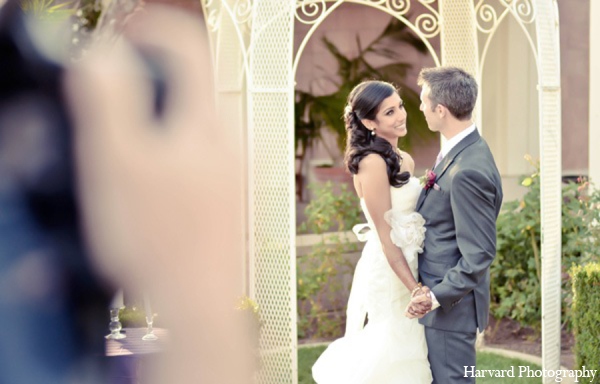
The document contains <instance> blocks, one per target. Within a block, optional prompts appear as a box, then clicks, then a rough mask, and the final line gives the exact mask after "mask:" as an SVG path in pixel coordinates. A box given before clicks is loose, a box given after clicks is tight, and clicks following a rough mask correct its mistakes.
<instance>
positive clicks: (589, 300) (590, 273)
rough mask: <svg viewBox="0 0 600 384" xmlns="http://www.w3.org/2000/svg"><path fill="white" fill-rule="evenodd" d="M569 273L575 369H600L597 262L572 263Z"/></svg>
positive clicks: (599, 307)
mask: <svg viewBox="0 0 600 384" xmlns="http://www.w3.org/2000/svg"><path fill="white" fill-rule="evenodd" d="M570 275H571V278H572V279H573V280H572V281H573V306H572V311H573V315H572V316H573V329H574V331H575V355H576V362H575V364H576V369H580V368H581V367H582V366H584V365H585V368H586V369H600V327H598V324H600V264H598V263H593V264H588V265H586V266H581V265H579V266H575V267H573V268H572V269H571V271H570Z"/></svg>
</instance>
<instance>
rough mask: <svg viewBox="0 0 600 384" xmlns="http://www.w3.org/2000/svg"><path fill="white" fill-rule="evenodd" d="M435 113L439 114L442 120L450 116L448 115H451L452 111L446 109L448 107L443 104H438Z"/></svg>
mask: <svg viewBox="0 0 600 384" xmlns="http://www.w3.org/2000/svg"><path fill="white" fill-rule="evenodd" d="M435 112H436V113H437V114H438V116H439V117H440V118H442V117H446V116H448V114H449V113H450V111H449V110H448V108H446V106H445V105H443V104H438V105H437V106H436V107H435Z"/></svg>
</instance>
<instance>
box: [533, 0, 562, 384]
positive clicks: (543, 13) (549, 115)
mask: <svg viewBox="0 0 600 384" xmlns="http://www.w3.org/2000/svg"><path fill="white" fill-rule="evenodd" d="M535 6H536V9H537V19H536V33H537V48H538V60H539V63H538V68H539V77H538V78H539V86H538V87H539V95H540V107H539V113H540V120H539V121H540V203H541V221H542V225H541V231H542V244H541V256H542V286H541V288H542V368H543V369H546V370H557V369H560V312H561V309H560V307H561V288H560V280H561V252H562V249H561V240H560V239H561V204H562V194H561V173H562V172H561V164H562V156H561V153H562V150H561V148H562V145H561V129H562V127H561V92H560V45H559V42H560V39H559V28H558V26H559V22H558V7H557V5H556V0H536V2H535ZM542 381H543V383H544V384H549V383H552V382H553V381H554V378H552V377H549V376H547V377H544V378H543V379H542Z"/></svg>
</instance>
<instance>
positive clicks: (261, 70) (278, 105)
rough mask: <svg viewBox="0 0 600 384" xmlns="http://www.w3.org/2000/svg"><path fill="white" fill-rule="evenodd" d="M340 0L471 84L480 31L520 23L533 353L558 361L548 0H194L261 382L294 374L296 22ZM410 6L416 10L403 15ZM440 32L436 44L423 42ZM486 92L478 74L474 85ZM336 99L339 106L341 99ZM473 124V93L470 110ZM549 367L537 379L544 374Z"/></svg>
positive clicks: (554, 32) (555, 51) (553, 76)
mask: <svg viewBox="0 0 600 384" xmlns="http://www.w3.org/2000/svg"><path fill="white" fill-rule="evenodd" d="M344 2H348V3H350V2H351V3H356V4H363V5H367V6H371V7H374V8H377V9H379V10H381V11H383V12H386V13H388V14H390V15H392V16H394V17H397V18H399V19H400V20H402V21H403V22H404V23H406V24H407V26H409V27H410V28H411V29H412V30H413V32H415V34H417V35H418V36H419V37H421V39H422V40H423V41H424V42H426V45H427V48H428V50H429V53H430V54H431V55H432V57H433V59H434V62H435V63H436V65H456V66H460V67H462V68H464V69H466V70H467V71H469V72H470V73H472V74H473V75H474V76H475V77H476V78H477V79H478V80H479V81H480V84H481V80H482V67H483V66H484V65H485V58H486V52H487V48H488V47H489V42H490V41H491V39H492V37H493V35H494V33H495V31H496V29H497V26H498V25H499V23H501V22H502V20H503V19H504V18H506V17H507V16H509V15H511V16H512V17H514V18H515V19H516V20H517V22H518V23H519V25H520V26H521V28H523V30H524V32H525V37H526V38H527V39H528V41H529V44H530V46H531V49H532V51H533V54H534V57H535V59H536V67H537V74H538V95H539V96H538V100H539V137H540V155H541V177H540V178H541V190H542V192H541V209H542V335H543V343H542V360H543V368H545V369H558V368H559V366H560V303H561V301H560V300H561V295H560V265H561V264H560V259H561V240H560V239H561V123H560V121H561V119H560V117H561V112H560V111H561V99H560V97H561V96H560V65H559V63H560V59H559V31H558V8H557V4H556V0H412V1H411V0H288V1H282V0H201V3H202V7H203V11H204V14H205V19H206V23H207V27H208V30H209V34H210V39H211V48H212V53H213V62H214V64H215V65H214V67H215V81H216V89H217V92H218V95H217V99H218V105H219V108H220V111H221V112H222V115H223V117H224V119H225V123H226V124H227V125H228V127H229V130H230V131H231V135H232V140H234V142H235V143H236V145H238V149H239V151H240V152H241V153H243V154H244V155H245V156H244V158H245V161H244V163H243V164H240V169H242V168H243V167H245V169H246V172H243V173H242V174H240V175H237V176H239V178H240V182H241V183H243V184H244V185H245V186H246V188H245V190H246V191H247V194H246V196H240V202H239V203H240V206H241V209H243V211H244V212H245V217H246V220H245V223H241V231H242V232H243V233H242V234H241V235H244V236H245V237H246V238H247V245H246V247H245V249H244V250H243V252H242V253H243V255H241V256H240V265H243V266H244V267H243V268H241V269H240V281H243V282H244V283H243V284H241V285H243V286H242V287H241V288H242V289H244V290H246V291H247V292H248V293H249V295H250V296H251V297H253V298H254V299H255V300H256V301H257V302H258V304H259V306H260V308H261V315H262V319H263V328H262V338H261V346H260V347H261V351H262V357H263V361H262V370H261V372H260V374H259V381H260V382H261V383H274V384H275V383H277V384H280V383H296V382H297V361H296V347H297V341H296V339H297V337H296V278H295V276H296V271H295V268H296V254H295V188H294V182H295V177H294V176H295V170H294V154H295V151H294V87H295V82H294V76H295V71H296V69H297V65H298V58H299V57H300V55H301V53H302V50H303V49H304V45H305V44H306V43H305V41H303V42H302V43H301V44H300V47H299V49H298V52H294V48H293V47H294V22H295V20H301V21H302V22H305V23H310V24H312V26H311V28H310V29H309V32H308V33H307V36H305V37H304V40H306V41H307V39H309V38H310V35H311V34H312V33H313V32H314V30H315V29H316V28H318V25H319V24H320V23H321V22H322V21H323V20H324V19H325V18H326V17H327V16H328V15H329V14H330V13H331V12H332V11H333V10H334V9H335V8H337V7H338V6H339V5H341V4H342V3H344ZM411 7H413V8H418V9H422V10H425V12H421V13H420V14H417V15H412V18H410V19H409V17H408V16H407V15H408V12H409V10H410V9H411ZM432 38H436V39H439V52H438V51H436V50H435V49H434V48H433V45H431V44H429V40H430V39H432ZM481 85H482V89H483V92H485V91H486V90H485V84H481ZM340 108H341V107H340ZM476 119H477V122H478V128H479V129H480V130H481V131H482V134H483V135H484V136H485V127H484V126H482V124H481V102H478V106H477V109H476ZM549 379H550V378H545V379H544V380H545V382H549V381H548V380H549Z"/></svg>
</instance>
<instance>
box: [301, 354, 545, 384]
mask: <svg viewBox="0 0 600 384" xmlns="http://www.w3.org/2000/svg"><path fill="white" fill-rule="evenodd" d="M325 348H326V347H325V346H318V347H300V348H299V349H298V384H314V381H313V379H312V375H311V367H312V365H313V364H314V362H315V361H316V360H317V358H318V357H319V355H321V353H322V352H323V351H324V350H325ZM519 366H529V367H531V369H532V370H538V369H540V367H539V366H537V365H535V364H531V363H528V362H525V361H522V360H518V359H510V358H507V357H503V356H499V355H495V354H492V353H485V352H480V353H478V354H477V370H479V371H480V370H483V369H503V370H506V369H511V368H512V367H514V373H515V377H514V378H512V377H505V378H502V377H500V378H498V377H479V378H477V384H509V383H518V384H540V383H541V382H542V379H541V378H527V377H525V376H526V375H525V374H524V375H523V376H524V377H519Z"/></svg>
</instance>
